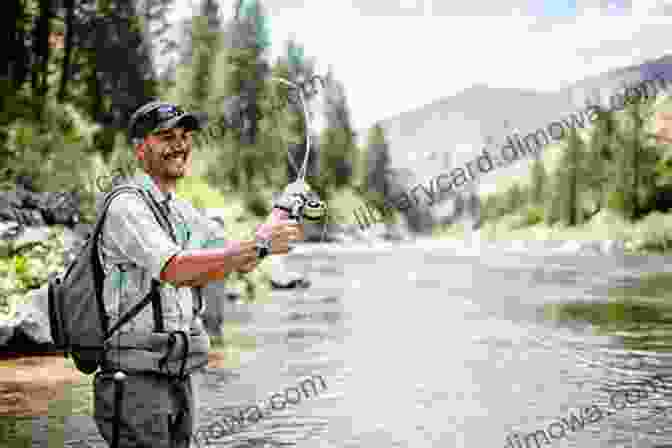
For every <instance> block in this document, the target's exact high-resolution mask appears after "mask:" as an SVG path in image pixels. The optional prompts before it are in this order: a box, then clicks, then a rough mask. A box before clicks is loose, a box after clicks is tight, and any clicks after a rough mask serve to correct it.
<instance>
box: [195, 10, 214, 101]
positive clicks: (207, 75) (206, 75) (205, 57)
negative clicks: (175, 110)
mask: <svg viewBox="0 0 672 448" xmlns="http://www.w3.org/2000/svg"><path fill="white" fill-rule="evenodd" d="M218 16H219V6H218V5H217V2H216V1H215V0H203V2H202V3H201V8H200V11H199V14H198V15H196V16H194V17H193V18H192V24H193V25H192V26H193V28H192V51H193V65H192V67H193V68H192V81H191V89H190V98H191V102H190V104H191V105H193V106H195V107H197V108H199V109H201V110H208V109H209V105H208V98H209V96H210V91H211V86H212V82H211V81H212V74H213V67H214V63H215V56H216V54H217V52H218V50H219V35H220V30H219V21H218Z"/></svg>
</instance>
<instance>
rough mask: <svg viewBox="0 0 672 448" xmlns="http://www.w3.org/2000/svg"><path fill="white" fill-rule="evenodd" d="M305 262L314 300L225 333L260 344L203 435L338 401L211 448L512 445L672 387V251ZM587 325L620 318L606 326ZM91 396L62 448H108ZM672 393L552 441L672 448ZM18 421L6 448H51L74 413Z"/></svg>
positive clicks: (359, 253)
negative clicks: (263, 407)
mask: <svg viewBox="0 0 672 448" xmlns="http://www.w3.org/2000/svg"><path fill="white" fill-rule="evenodd" d="M288 264H289V267H290V268H291V269H293V270H295V271H298V272H305V273H306V274H307V275H308V277H309V278H310V279H311V280H312V287H311V288H308V289H305V290H297V291H276V292H274V293H273V298H272V300H271V301H270V302H268V303H264V304H250V305H236V306H235V312H232V313H231V315H230V316H229V318H228V320H227V322H226V323H225V327H226V328H229V330H228V331H229V332H230V333H235V337H236V339H237V340H239V341H246V342H245V343H244V344H242V345H240V347H242V348H241V349H240V350H239V351H237V352H227V353H228V354H227V356H230V358H231V359H234V361H233V364H231V367H229V368H226V369H223V368H222V369H210V370H209V371H208V374H207V376H206V381H205V384H204V386H203V388H202V391H201V392H202V397H203V403H202V408H201V412H202V413H203V419H204V422H203V423H204V424H207V423H210V422H212V421H214V420H215V419H217V418H220V417H219V416H221V415H223V414H227V413H229V412H232V409H235V408H239V407H241V406H243V407H246V406H249V405H251V404H254V403H255V402H258V401H260V400H263V399H267V398H268V397H269V396H271V395H272V394H274V393H278V392H282V391H283V390H285V389H286V388H288V387H294V386H296V385H297V384H299V383H300V381H302V380H303V379H305V378H306V377H310V376H312V375H319V376H321V377H322V378H323V379H324V382H325V383H326V386H327V388H326V389H325V390H321V391H320V392H319V394H318V395H316V396H312V397H310V398H307V399H306V398H304V399H303V400H301V402H300V403H298V404H295V405H291V404H290V405H288V406H287V407H286V409H285V410H282V411H273V412H271V413H269V414H268V416H267V417H266V418H264V419H262V420H260V421H259V422H258V423H255V424H251V425H249V426H247V427H245V428H244V429H243V430H241V431H239V432H237V433H235V434H234V435H232V436H226V437H223V438H221V439H218V440H216V441H213V442H212V443H211V445H210V446H222V447H232V448H234V447H235V448H244V447H259V448H262V447H264V448H268V447H294V446H296V447H298V448H318V447H319V448H331V447H334V448H335V447H338V448H346V447H347V448H350V447H365V448H392V447H409V448H410V447H412V448H424V447H468V448H474V447H498V448H501V447H504V446H507V440H506V438H507V436H508V435H510V434H513V433H514V432H517V433H519V434H521V435H522V434H527V433H533V432H535V431H537V430H543V429H545V428H547V427H548V425H549V424H550V423H551V422H553V421H558V420H559V419H560V418H562V417H567V416H568V412H570V411H572V410H576V409H579V408H585V407H588V406H592V405H596V406H600V407H605V408H606V407H607V406H608V398H609V397H610V394H611V393H613V391H614V390H616V389H617V388H618V387H620V386H619V384H622V383H623V381H624V380H626V379H628V378H630V377H642V376H643V374H644V373H645V372H648V373H649V374H653V373H658V374H660V375H663V376H665V375H668V374H672V355H670V354H669V353H670V348H672V330H670V329H672V325H670V324H672V302H670V300H667V303H669V305H666V302H665V300H664V299H665V298H666V296H667V295H668V291H672V274H670V275H666V274H667V273H669V272H672V257H669V256H666V257H663V256H646V257H644V256H576V255H544V254H543V253H536V254H532V253H528V254H512V253H508V254H507V253H506V252H505V251H503V250H501V248H498V247H489V248H482V250H481V252H480V254H475V253H469V252H462V251H460V250H458V249H455V248H451V247H447V246H441V245H439V244H434V243H431V242H425V243H423V244H409V243H404V244H400V245H389V246H380V247H366V246H361V247H353V248H348V249H344V248H334V247H330V246H326V245H325V246H314V247H311V248H306V249H303V248H301V249H297V251H295V252H294V253H292V254H290V255H289V256H288ZM651 274H656V275H654V276H652V275H651ZM658 274H662V275H658ZM631 297H638V298H639V299H638V300H639V301H638V302H637V304H635V305H631V304H630V298H631ZM608 298H609V299H610V301H611V302H614V301H615V302H616V305H613V304H611V305H608V304H605V302H606V300H607V299H608ZM621 302H622V303H624V304H621ZM668 306H669V309H670V313H669V314H667V313H666V312H665V310H667V309H668V308H667V307H668ZM232 309H233V308H232ZM582 316H583V317H586V316H592V317H590V318H591V319H593V320H595V319H598V318H599V319H602V317H604V316H606V317H605V318H604V319H606V320H603V321H600V323H598V324H597V325H596V326H592V327H591V326H588V324H587V323H582V321H581V320H580V319H579V318H580V317H582ZM595 316H598V317H595ZM600 316H602V317H600ZM563 317H569V319H568V320H565V319H561V318H563ZM654 350H655V351H654ZM669 384H670V385H671V386H670V387H671V388H672V381H670V383H669ZM90 388H91V387H90V383H85V384H82V385H80V386H77V387H74V388H73V390H72V391H71V394H70V395H71V396H72V397H73V398H71V401H68V402H67V406H70V409H74V410H73V411H68V413H72V414H78V415H76V416H69V417H67V418H66V419H65V421H64V422H63V421H61V423H64V427H65V430H64V433H63V435H61V436H60V437H62V439H60V440H62V442H61V443H62V445H60V446H63V445H65V446H68V447H104V446H105V443H104V442H102V440H101V439H100V437H99V436H98V434H97V432H96V429H95V426H94V424H93V421H92V419H91V417H89V416H86V415H85V414H86V413H87V412H90V411H88V410H87V409H86V405H87V404H88V403H89V402H87V401H86V398H85V397H88V399H90ZM671 390H672V389H671ZM83 397H84V398H83ZM669 397H670V395H669V393H668V394H667V398H666V396H664V394H661V395H660V396H651V397H650V398H649V399H647V400H641V401H640V402H638V403H637V404H634V405H629V406H627V407H626V408H625V409H622V410H619V411H618V412H614V413H613V415H609V416H605V418H603V419H602V420H600V421H599V422H596V423H592V424H588V423H587V424H586V425H585V428H584V429H582V430H578V431H576V432H572V433H571V434H570V433H568V434H567V437H565V438H560V439H553V440H552V442H551V444H546V443H544V444H542V446H552V447H579V446H580V447H581V448H593V447H595V448H597V447H629V446H632V447H636V448H648V447H655V446H662V445H665V443H668V444H672V426H671V425H670V423H669V416H672V414H671V413H667V414H666V413H665V412H659V413H658V415H654V416H652V414H653V411H654V410H655V409H656V406H658V407H661V406H663V407H664V406H668V405H669V404H668V403H672V402H670V400H669V399H668V398H669ZM65 405H66V404H63V405H61V407H60V408H59V409H61V411H60V412H61V413H62V412H63V411H62V409H63V408H62V406H65ZM55 406H56V405H55ZM3 420H4V421H5V423H4V424H2V423H0V441H1V440H3V434H4V438H5V441H6V442H9V444H7V445H6V446H12V447H14V446H17V447H18V446H32V447H45V448H46V447H47V446H51V444H50V445H47V444H46V439H47V435H48V434H49V435H50V437H52V435H51V434H52V433H53V431H52V430H50V431H47V425H48V424H49V425H51V423H52V422H55V421H57V420H58V418H56V417H54V416H50V417H46V416H44V417H35V418H32V419H9V418H4V419H3ZM59 421H60V420H59ZM56 424H58V422H57V423H56ZM26 425H29V426H30V430H29V433H30V434H29V436H26V434H28V433H27V432H26V429H25V428H26ZM12 428H13V430H12ZM21 428H23V429H21ZM10 430H12V431H14V432H15V431H23V436H20V435H16V434H15V435H13V436H12V435H11V434H10ZM14 432H12V434H14ZM26 437H28V439H26ZM521 437H522V436H521ZM21 440H23V442H21ZM20 443H25V445H24V444H20ZM0 445H2V444H0ZM2 446H5V445H2ZM54 446H56V445H54ZM514 446H515V445H514ZM523 446H525V444H523ZM530 446H532V447H535V446H536V445H535V443H534V442H532V443H531V444H530ZM667 446H672V445H667ZM516 448H517V447H516Z"/></svg>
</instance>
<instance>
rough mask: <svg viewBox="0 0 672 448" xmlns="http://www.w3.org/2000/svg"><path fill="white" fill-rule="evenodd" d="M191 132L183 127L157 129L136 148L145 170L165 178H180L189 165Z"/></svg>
mask: <svg viewBox="0 0 672 448" xmlns="http://www.w3.org/2000/svg"><path fill="white" fill-rule="evenodd" d="M191 149H192V133H191V131H185V130H184V129H183V128H173V129H166V130H161V131H157V132H155V133H153V134H150V135H148V136H147V138H146V139H145V143H144V144H143V145H141V146H140V147H139V148H138V158H139V159H140V160H142V161H143V164H144V168H145V171H146V172H147V173H149V174H150V175H152V176H158V177H161V178H165V179H180V178H182V177H184V176H185V175H186V174H188V169H189V167H190V165H191Z"/></svg>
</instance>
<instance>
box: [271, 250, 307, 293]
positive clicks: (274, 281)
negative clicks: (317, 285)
mask: <svg viewBox="0 0 672 448" xmlns="http://www.w3.org/2000/svg"><path fill="white" fill-rule="evenodd" d="M271 263H272V264H271V287H272V288H273V289H294V288H308V287H310V285H311V282H310V281H309V280H307V279H306V277H305V276H304V275H303V274H299V273H298V272H291V271H289V270H287V268H286V266H285V263H284V261H283V260H282V259H278V258H271Z"/></svg>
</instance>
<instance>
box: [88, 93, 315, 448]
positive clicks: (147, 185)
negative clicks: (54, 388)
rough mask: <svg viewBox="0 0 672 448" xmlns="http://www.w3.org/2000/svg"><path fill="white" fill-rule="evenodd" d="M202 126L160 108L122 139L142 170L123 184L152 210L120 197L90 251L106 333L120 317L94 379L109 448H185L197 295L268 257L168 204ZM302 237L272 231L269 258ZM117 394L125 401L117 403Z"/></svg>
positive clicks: (134, 121)
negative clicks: (100, 272) (117, 379)
mask: <svg viewBox="0 0 672 448" xmlns="http://www.w3.org/2000/svg"><path fill="white" fill-rule="evenodd" d="M204 121H205V117H204V116H203V115H201V114H197V113H186V112H185V111H183V110H182V109H181V108H180V107H179V106H176V105H174V104H170V103H165V102H159V101H154V102H151V103H149V104H146V105H144V106H142V107H141V108H139V109H138V110H137V111H136V112H135V113H134V114H133V116H132V117H131V120H130V124H129V137H130V139H131V141H132V143H133V146H134V150H135V155H136V157H137V159H138V160H139V161H140V162H141V164H142V172H140V173H139V174H138V175H137V176H136V177H135V178H133V179H131V181H130V182H131V183H132V184H134V185H135V186H136V187H139V188H140V189H141V190H142V191H143V192H142V194H143V195H144V196H145V197H146V198H147V199H151V202H149V203H148V202H146V201H145V200H143V198H142V197H141V196H140V194H138V193H137V192H133V191H126V192H121V193H119V195H118V196H116V197H115V198H114V199H113V200H112V202H111V204H110V206H109V208H108V209H107V215H106V217H105V221H104V224H103V230H102V233H101V237H100V240H99V244H98V252H99V256H100V259H101V263H102V266H103V269H104V272H105V279H104V281H103V302H104V306H105V311H106V313H107V315H108V316H109V317H110V325H114V324H116V323H117V322H118V321H119V319H120V317H121V316H124V318H123V320H122V322H126V323H124V324H123V325H122V326H121V327H120V329H119V331H118V332H117V333H115V334H114V335H113V336H111V337H110V339H109V340H108V344H109V345H108V346H107V347H108V349H107V351H106V353H105V360H104V362H103V368H102V369H101V371H99V372H98V373H97V374H96V377H95V379H94V408H95V411H94V419H95V421H96V424H97V426H98V429H99V431H100V432H101V434H102V436H103V437H104V438H105V440H107V442H108V443H110V444H112V445H113V446H114V444H113V442H112V441H114V440H118V443H119V448H120V447H152V448H156V447H165V448H187V447H189V444H190V440H191V439H192V438H193V436H192V434H193V430H194V428H195V427H197V417H196V410H197V407H198V399H197V398H196V396H195V394H196V393H197V392H198V384H199V378H200V374H201V373H202V371H203V369H204V368H205V366H206V365H207V361H208V349H209V339H208V336H207V333H205V331H204V329H203V325H202V323H201V319H200V317H199V316H200V314H202V312H203V310H204V303H203V300H202V298H201V295H200V289H199V288H200V287H202V286H204V285H206V284H207V283H209V282H211V281H216V280H222V279H224V277H225V276H226V274H228V273H230V272H233V271H237V272H243V273H247V272H250V271H252V270H253V269H254V268H255V267H256V266H257V264H258V261H259V258H260V255H261V256H263V254H264V253H268V247H265V248H264V251H261V250H259V249H260V248H258V247H257V244H256V242H255V240H246V241H232V240H226V239H225V237H224V235H223V234H222V229H221V228H220V227H219V226H217V225H216V224H214V223H213V222H212V221H210V220H209V219H207V218H206V217H205V216H203V215H202V214H200V213H199V212H198V211H196V209H195V208H194V207H193V206H192V205H191V204H189V203H188V202H186V201H183V200H180V199H178V198H176V197H175V188H176V183H177V181H178V180H179V179H180V178H182V177H184V176H185V175H187V174H188V172H189V168H190V164H191V160H192V156H193V153H192V133H193V132H194V131H198V130H201V129H202V128H203V124H204ZM152 203H154V204H156V206H157V207H156V209H153V208H152V207H150V205H149V204H152ZM156 211H160V212H161V213H156V214H155V212H156ZM159 220H161V221H163V225H161V224H160V223H159ZM302 233H303V232H302V228H301V227H300V225H297V224H294V223H291V222H282V223H280V224H277V225H273V226H271V239H270V240H271V244H270V254H285V253H287V252H288V250H289V241H290V240H296V239H299V238H301V237H302ZM150 297H151V303H152V306H151V307H149V306H146V307H144V308H142V309H141V311H139V312H137V313H136V314H134V315H133V317H132V318H130V319H129V320H128V321H126V316H130V315H131V313H130V312H129V309H131V308H132V307H133V306H134V305H136V304H138V303H139V302H141V301H142V300H143V299H145V298H150ZM117 371H122V372H124V373H125V374H126V379H125V381H124V386H123V389H121V388H119V389H117V388H115V384H114V381H113V378H114V374H115V372H117ZM121 378H123V376H121ZM117 390H123V395H115V391H117ZM115 404H116V405H117V406H119V407H118V409H119V412H116V411H115ZM115 448H116V447H115Z"/></svg>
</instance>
